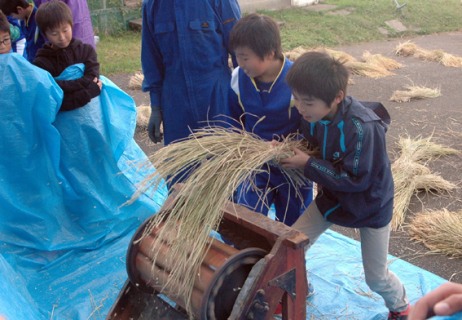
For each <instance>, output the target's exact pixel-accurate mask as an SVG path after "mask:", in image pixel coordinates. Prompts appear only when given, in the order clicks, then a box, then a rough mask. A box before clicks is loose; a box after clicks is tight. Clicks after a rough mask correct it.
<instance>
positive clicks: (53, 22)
mask: <svg viewBox="0 0 462 320" xmlns="http://www.w3.org/2000/svg"><path fill="white" fill-rule="evenodd" d="M35 21H36V22H37V26H38V28H39V30H40V32H41V33H42V34H45V32H46V31H47V30H50V29H54V28H57V27H59V26H60V25H61V24H63V23H69V25H70V26H71V28H73V27H74V21H73V20H72V12H71V9H70V8H69V6H68V5H67V4H66V3H64V2H62V1H50V2H45V3H43V4H41V5H40V7H39V8H38V10H37V13H36V14H35Z"/></svg>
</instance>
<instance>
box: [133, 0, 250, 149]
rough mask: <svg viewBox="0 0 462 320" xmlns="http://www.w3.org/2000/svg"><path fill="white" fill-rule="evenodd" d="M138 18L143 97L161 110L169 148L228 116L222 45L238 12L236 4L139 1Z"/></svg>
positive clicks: (229, 1) (226, 70) (225, 51)
mask: <svg viewBox="0 0 462 320" xmlns="http://www.w3.org/2000/svg"><path fill="white" fill-rule="evenodd" d="M142 14H143V29H142V46H141V64H142V67H143V73H144V77H145V78H144V82H143V91H145V92H146V91H148V92H149V93H150V97H151V105H153V106H161V108H162V113H163V118H164V139H165V140H164V144H169V143H170V142H172V141H174V140H176V139H180V138H184V137H187V136H188V135H189V134H190V133H191V131H190V130H194V129H197V128H200V127H203V126H205V125H206V123H205V121H207V120H215V119H214V117H215V116H217V115H220V114H227V113H228V107H227V99H228V88H229V81H230V76H231V70H230V68H229V65H228V57H229V53H230V51H229V48H228V40H229V34H230V32H231V29H232V28H233V26H234V25H235V24H236V22H237V21H238V20H239V18H240V17H241V12H240V8H239V4H238V3H237V1H236V0H194V1H191V0H145V1H144V2H143V7H142ZM221 120H224V119H221Z"/></svg>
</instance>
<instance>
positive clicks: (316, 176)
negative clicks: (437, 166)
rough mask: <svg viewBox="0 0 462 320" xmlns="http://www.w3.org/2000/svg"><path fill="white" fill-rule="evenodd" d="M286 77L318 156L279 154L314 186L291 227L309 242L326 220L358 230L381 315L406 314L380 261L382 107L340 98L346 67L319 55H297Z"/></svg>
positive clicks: (384, 190) (385, 192) (385, 217)
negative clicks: (383, 309)
mask: <svg viewBox="0 0 462 320" xmlns="http://www.w3.org/2000/svg"><path fill="white" fill-rule="evenodd" d="M286 81H287V83H288V85H289V86H290V87H291V88H292V92H293V94H294V98H295V106H296V108H297V109H298V111H299V112H300V113H301V114H302V116H303V120H302V131H303V134H304V136H305V138H306V139H307V140H308V141H309V142H310V144H312V145H313V146H318V147H319V148H320V151H321V154H322V159H314V158H312V157H310V156H309V155H307V154H305V153H303V152H301V151H300V150H298V149H294V151H295V156H293V157H291V158H287V159H282V160H281V163H282V165H283V166H284V167H285V168H289V169H303V170H304V173H305V176H306V177H308V178H309V179H310V180H312V181H314V182H316V183H317V184H318V185H319V186H320V189H319V192H318V194H317V196H316V199H315V201H313V202H312V203H311V205H310V206H309V207H308V209H307V210H306V211H305V212H304V213H303V214H302V216H301V217H300V218H299V219H298V220H297V222H295V224H294V225H293V226H292V227H293V228H295V229H298V230H300V231H301V232H303V233H305V234H306V235H307V236H308V237H309V238H310V240H311V243H310V245H312V244H313V243H314V242H316V240H317V239H318V237H319V236H320V235H321V234H322V233H323V232H324V231H325V230H327V229H328V228H329V227H330V226H332V224H337V225H341V226H344V227H350V228H359V230H360V235H361V253H362V258H363V266H364V273H365V278H366V283H367V285H368V286H369V287H370V288H371V290H372V291H374V292H377V293H378V294H379V295H381V296H382V297H383V299H384V300H385V304H386V306H387V308H388V309H389V310H390V313H389V315H388V319H396V320H405V319H407V315H408V313H409V309H410V308H409V302H408V298H407V295H406V290H405V288H404V286H403V284H402V283H401V281H400V280H399V279H398V277H397V276H396V275H395V274H394V273H393V272H391V271H390V270H389V269H388V266H387V254H388V242H389V238H390V221H391V218H392V214H393V196H394V187H393V177H392V173H391V165H390V159H389V157H388V154H387V149H386V144H385V133H386V131H387V124H388V123H389V120H390V118H389V115H388V112H387V111H386V110H385V108H384V107H383V105H381V104H380V103H360V102H359V101H357V100H356V99H355V98H353V97H351V96H347V95H346V88H347V83H348V71H347V69H346V68H345V66H343V64H342V63H341V62H339V61H338V60H336V59H334V58H332V57H331V56H330V55H328V54H326V53H322V52H308V53H305V54H304V55H302V56H301V57H300V58H298V59H297V61H296V62H295V63H294V65H293V66H292V68H291V69H290V71H289V73H288V74H287V77H286ZM275 143H276V142H272V143H271V144H272V145H274V144H275Z"/></svg>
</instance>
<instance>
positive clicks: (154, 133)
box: [148, 106, 163, 143]
mask: <svg viewBox="0 0 462 320" xmlns="http://www.w3.org/2000/svg"><path fill="white" fill-rule="evenodd" d="M161 123H162V108H161V107H160V106H151V117H150V118H149V123H148V133H149V138H150V139H151V141H152V142H154V143H158V142H161V141H162V138H163V134H162V132H160V124H161Z"/></svg>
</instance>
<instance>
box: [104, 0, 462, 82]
mask: <svg viewBox="0 0 462 320" xmlns="http://www.w3.org/2000/svg"><path fill="white" fill-rule="evenodd" d="M401 2H406V3H407V5H406V6H405V7H403V8H402V9H396V4H395V2H394V1H392V0H387V1H378V0H361V1H357V0H325V1H323V3H326V4H334V5H337V8H336V9H334V11H335V10H340V9H345V10H348V11H350V12H351V14H349V15H331V14H329V13H328V11H311V10H305V9H303V8H291V9H286V10H279V11H259V13H262V14H265V15H268V16H271V17H273V18H274V19H276V20H277V21H285V22H286V24H285V25H284V26H282V27H281V37H282V45H283V49H284V51H287V50H292V49H293V48H296V47H298V46H303V47H311V48H314V47H319V46H324V47H338V46H348V45H353V44H359V43H366V42H378V41H384V40H387V39H395V38H408V37H413V36H417V35H424V34H432V33H442V32H449V31H461V30H462V25H461V24H460V17H461V16H462V5H461V3H460V0H432V1H428V0H406V1H400V2H399V3H401ZM394 19H398V20H400V21H401V22H402V23H403V24H404V25H405V26H407V27H408V28H409V31H406V32H402V33H396V32H394V31H393V30H392V29H389V28H388V27H387V25H386V24H385V21H388V20H394ZM378 27H383V28H387V29H388V31H389V32H390V34H389V35H388V36H387V35H383V34H381V33H380V32H379V30H378V29H377V28H378ZM411 27H412V29H411ZM140 51H141V33H139V32H123V33H121V34H119V35H116V36H104V37H103V36H102V37H101V41H100V43H99V44H98V59H99V61H100V63H101V73H102V74H103V75H111V74H114V73H121V72H127V73H134V72H136V71H139V70H141V61H140Z"/></svg>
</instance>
